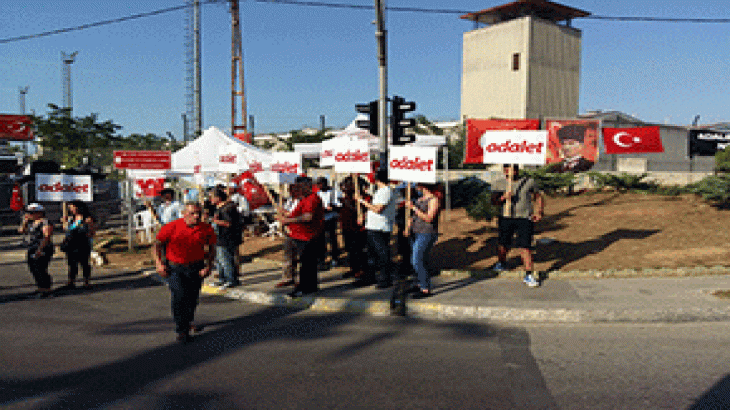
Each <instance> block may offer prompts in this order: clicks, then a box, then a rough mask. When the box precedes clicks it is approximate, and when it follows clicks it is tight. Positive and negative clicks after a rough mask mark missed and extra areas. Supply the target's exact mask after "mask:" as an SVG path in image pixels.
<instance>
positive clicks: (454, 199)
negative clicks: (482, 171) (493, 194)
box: [451, 177, 491, 208]
mask: <svg viewBox="0 0 730 410" xmlns="http://www.w3.org/2000/svg"><path fill="white" fill-rule="evenodd" d="M485 191H486V192H490V191H491V188H490V186H489V184H488V183H486V182H484V181H482V180H481V179H479V178H477V177H467V178H462V179H461V180H459V181H458V182H457V183H455V184H453V185H451V206H452V207H453V208H465V207H467V206H469V204H471V203H472V202H473V201H474V200H475V198H476V197H477V196H479V194H481V193H483V192H485Z"/></svg>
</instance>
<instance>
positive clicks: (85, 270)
mask: <svg viewBox="0 0 730 410" xmlns="http://www.w3.org/2000/svg"><path fill="white" fill-rule="evenodd" d="M90 256H91V251H90V250H89V251H85V250H84V251H74V252H69V253H67V254H66V262H67V263H68V281H69V282H74V281H75V280H76V277H77V276H79V265H81V272H82V274H83V275H84V279H86V280H88V279H89V278H90V277H91V263H90V262H89V257H90Z"/></svg>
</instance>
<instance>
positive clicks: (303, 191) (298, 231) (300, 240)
mask: <svg viewBox="0 0 730 410" xmlns="http://www.w3.org/2000/svg"><path fill="white" fill-rule="evenodd" d="M295 183H296V184H297V185H299V189H300V198H301V199H300V200H299V203H298V204H297V206H296V208H294V210H293V211H291V212H288V213H286V212H284V211H282V210H280V213H279V214H278V215H277V220H278V221H279V222H280V223H281V224H282V225H286V226H288V227H289V236H291V238H292V239H293V240H294V244H295V246H296V248H297V251H298V252H297V253H298V254H299V256H300V258H299V262H300V268H299V283H298V284H297V285H296V286H295V287H294V290H293V291H292V292H291V293H290V294H289V296H291V297H299V296H302V295H305V294H308V293H314V292H316V291H317V290H318V287H319V285H318V281H317V259H318V257H319V253H320V250H321V249H322V248H321V246H322V245H321V241H322V237H323V235H322V233H323V228H324V207H323V206H322V200H320V199H319V196H317V194H316V193H314V192H313V191H312V179H311V178H309V177H301V176H300V177H297V179H296V181H295Z"/></svg>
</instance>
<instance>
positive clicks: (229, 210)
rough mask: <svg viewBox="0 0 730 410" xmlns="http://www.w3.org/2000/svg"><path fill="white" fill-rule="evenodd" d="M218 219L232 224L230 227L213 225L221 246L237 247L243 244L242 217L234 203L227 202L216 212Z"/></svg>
mask: <svg viewBox="0 0 730 410" xmlns="http://www.w3.org/2000/svg"><path fill="white" fill-rule="evenodd" d="M215 216H216V218H217V219H220V220H223V221H226V222H228V223H230V224H231V226H230V227H225V226H220V225H218V224H213V227H214V228H215V233H216V235H217V236H218V242H217V244H218V245H220V246H236V245H240V244H241V215H240V214H239V213H238V209H236V205H235V204H234V203H233V202H226V203H225V204H224V205H223V206H222V207H220V208H217V209H216V210H215Z"/></svg>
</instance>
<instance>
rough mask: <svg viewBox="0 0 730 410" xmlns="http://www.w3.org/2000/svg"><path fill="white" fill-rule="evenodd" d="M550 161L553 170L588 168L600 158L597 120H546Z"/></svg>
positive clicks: (582, 169)
mask: <svg viewBox="0 0 730 410" xmlns="http://www.w3.org/2000/svg"><path fill="white" fill-rule="evenodd" d="M545 126H546V128H547V131H548V150H547V161H546V162H547V164H548V169H549V170H550V171H551V172H585V171H588V170H590V169H591V168H593V164H595V163H596V161H598V131H599V129H600V128H601V122H600V121H597V120H577V119H575V120H547V121H546V124H545Z"/></svg>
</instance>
